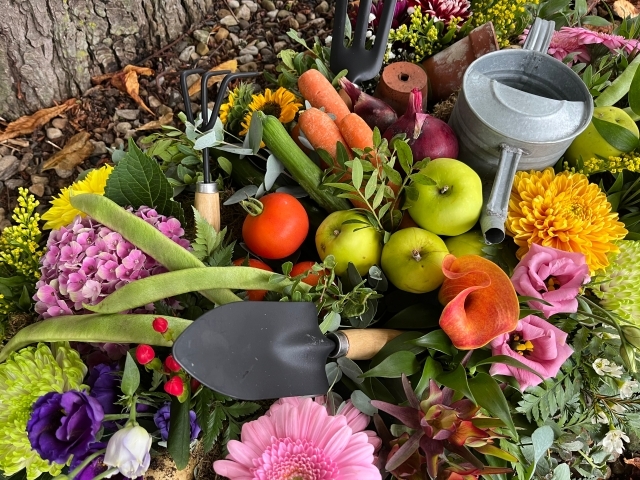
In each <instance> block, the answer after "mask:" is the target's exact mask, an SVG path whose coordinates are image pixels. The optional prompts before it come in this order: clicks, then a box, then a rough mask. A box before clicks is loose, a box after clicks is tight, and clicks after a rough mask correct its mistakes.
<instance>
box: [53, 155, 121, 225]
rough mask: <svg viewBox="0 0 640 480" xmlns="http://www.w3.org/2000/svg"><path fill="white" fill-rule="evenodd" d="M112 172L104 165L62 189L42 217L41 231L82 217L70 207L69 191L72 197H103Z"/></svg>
mask: <svg viewBox="0 0 640 480" xmlns="http://www.w3.org/2000/svg"><path fill="white" fill-rule="evenodd" d="M112 171H113V167H112V166H111V165H105V166H104V167H102V168H97V169H95V170H92V171H91V172H89V174H88V175H87V176H86V177H85V178H84V180H80V181H78V182H75V183H74V184H73V185H71V186H70V187H67V188H64V189H62V191H61V192H60V195H59V196H58V198H56V199H54V200H52V201H51V208H50V209H49V210H47V212H46V213H45V214H44V215H42V219H43V220H46V221H47V223H45V224H44V227H43V229H45V230H48V229H56V228H60V227H64V226H65V225H69V224H70V223H71V222H73V219H74V218H76V215H82V216H83V217H84V214H83V213H82V212H81V211H80V210H77V209H75V208H73V206H72V205H71V191H72V190H73V193H74V195H75V194H78V193H97V194H99V195H104V187H105V186H106V185H107V179H108V178H109V175H111V172H112Z"/></svg>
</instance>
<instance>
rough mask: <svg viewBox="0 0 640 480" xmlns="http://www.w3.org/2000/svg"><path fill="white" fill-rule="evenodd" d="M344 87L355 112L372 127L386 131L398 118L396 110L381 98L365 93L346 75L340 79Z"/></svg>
mask: <svg viewBox="0 0 640 480" xmlns="http://www.w3.org/2000/svg"><path fill="white" fill-rule="evenodd" d="M340 85H341V86H342V89H343V90H344V91H345V92H346V94H347V95H349V98H350V99H351V103H353V112H354V113H357V114H358V115H360V116H361V117H362V119H363V120H364V121H365V122H366V123H367V125H369V127H371V128H372V129H373V128H374V127H378V130H380V132H384V131H385V130H386V129H387V128H388V127H389V126H390V125H391V124H392V123H393V122H395V121H396V120H397V119H398V115H397V114H396V112H395V111H394V110H393V108H391V107H390V106H389V105H387V104H386V103H385V102H383V101H382V100H380V99H379V98H376V97H372V96H371V95H368V94H366V93H364V92H363V91H362V90H360V89H359V88H358V87H356V86H355V85H354V84H353V83H351V82H350V81H349V80H347V79H346V78H345V77H343V78H341V79H340Z"/></svg>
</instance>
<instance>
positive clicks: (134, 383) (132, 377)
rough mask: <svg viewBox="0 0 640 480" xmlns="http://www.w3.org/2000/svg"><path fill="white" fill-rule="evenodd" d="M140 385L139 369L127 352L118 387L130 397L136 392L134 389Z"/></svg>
mask: <svg viewBox="0 0 640 480" xmlns="http://www.w3.org/2000/svg"><path fill="white" fill-rule="evenodd" d="M139 386H140V369H139V368H138V365H136V362H134V361H133V357H132V356H131V354H130V353H129V352H127V358H126V360H125V362H124V372H123V373H122V382H121V383H120V389H121V390H122V393H124V394H125V395H129V396H130V397H131V396H133V394H134V393H136V390H137V389H138V387H139Z"/></svg>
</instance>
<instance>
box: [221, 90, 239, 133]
mask: <svg viewBox="0 0 640 480" xmlns="http://www.w3.org/2000/svg"><path fill="white" fill-rule="evenodd" d="M236 90H237V89H236ZM235 100H236V96H235V93H234V92H231V93H229V97H227V101H226V102H225V103H223V104H222V105H220V121H221V122H222V124H223V125H226V124H227V120H228V118H229V112H230V111H231V109H232V108H233V104H234V103H235Z"/></svg>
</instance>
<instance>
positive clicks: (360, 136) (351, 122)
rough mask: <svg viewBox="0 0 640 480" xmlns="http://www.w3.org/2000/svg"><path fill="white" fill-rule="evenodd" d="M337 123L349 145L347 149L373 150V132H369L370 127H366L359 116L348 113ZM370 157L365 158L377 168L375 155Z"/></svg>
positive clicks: (377, 162) (377, 161)
mask: <svg viewBox="0 0 640 480" xmlns="http://www.w3.org/2000/svg"><path fill="white" fill-rule="evenodd" d="M337 123H338V128H339V129H340V133H341V134H342V136H343V138H344V139H345V141H346V142H347V145H349V148H359V149H361V150H364V149H365V148H374V146H373V130H371V127H369V125H367V123H366V122H365V121H364V120H363V119H362V117H361V116H360V115H358V114H357V113H350V114H349V115H347V116H346V117H344V118H343V119H342V120H340V121H339V122H337ZM370 157H371V158H370V159H369V158H367V160H371V163H372V164H373V165H374V166H375V167H379V166H380V161H379V160H378V157H377V155H376V156H374V155H373V154H372V155H370Z"/></svg>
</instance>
